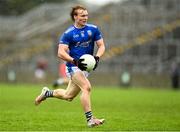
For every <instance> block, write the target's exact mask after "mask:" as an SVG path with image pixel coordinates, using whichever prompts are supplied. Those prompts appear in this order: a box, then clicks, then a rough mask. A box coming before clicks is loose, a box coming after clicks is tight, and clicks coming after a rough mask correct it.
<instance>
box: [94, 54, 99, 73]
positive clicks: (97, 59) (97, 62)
mask: <svg viewBox="0 0 180 132" xmlns="http://www.w3.org/2000/svg"><path fill="white" fill-rule="evenodd" d="M94 59H95V60H96V64H95V66H94V68H93V70H95V69H96V68H97V66H98V64H99V56H94Z"/></svg>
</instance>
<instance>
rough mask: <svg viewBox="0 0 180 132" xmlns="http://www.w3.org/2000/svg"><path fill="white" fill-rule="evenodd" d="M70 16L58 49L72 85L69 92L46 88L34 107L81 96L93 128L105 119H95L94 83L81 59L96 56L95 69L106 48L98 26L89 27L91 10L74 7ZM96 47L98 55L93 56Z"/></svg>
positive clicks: (68, 87)
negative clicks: (91, 96) (54, 100)
mask: <svg viewBox="0 0 180 132" xmlns="http://www.w3.org/2000/svg"><path fill="white" fill-rule="evenodd" d="M70 16H71V18H72V20H73V22H74V24H73V25H71V26H70V27H69V28H67V30H66V31H65V32H64V33H63V34H62V36H61V37H60V39H59V47H58V57H59V58H60V59H62V60H64V61H66V74H67V76H68V77H69V78H70V81H69V84H68V86H67V89H55V90H49V89H48V88H47V87H44V88H43V89H42V92H41V94H40V95H39V96H38V97H37V98H36V99H35V104H36V105H38V104H40V103H41V102H42V101H44V100H45V99H47V98H49V97H55V98H58V99H63V100H67V101H72V100H73V98H74V97H76V96H77V95H78V94H79V93H81V96H80V101H81V104H82V108H83V110H84V113H85V117H86V119H87V125H88V126H89V127H94V126H98V125H101V124H103V123H104V119H98V118H96V117H95V116H93V113H92V109H91V98H90V92H91V84H90V82H89V80H88V78H87V77H88V74H89V73H88V72H87V71H86V68H87V67H86V65H84V64H83V63H82V60H81V59H79V58H80V57H81V56H82V55H84V54H91V55H94V58H95V60H96V65H95V67H94V70H95V69H96V68H97V66H98V63H99V59H100V58H101V56H102V55H103V54H104V52H105V45H104V41H103V38H102V34H101V32H100V30H99V29H98V27H97V26H96V25H93V24H87V20H88V11H87V9H86V8H85V7H84V6H81V5H77V6H74V7H73V8H72V10H71V12H70ZM95 44H96V46H97V52H96V53H95V54H94V45H95Z"/></svg>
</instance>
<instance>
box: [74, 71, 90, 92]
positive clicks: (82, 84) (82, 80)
mask: <svg viewBox="0 0 180 132" xmlns="http://www.w3.org/2000/svg"><path fill="white" fill-rule="evenodd" d="M72 81H73V82H74V83H75V84H76V85H77V86H79V88H80V89H81V90H84V89H86V90H90V88H91V84H90V82H89V80H88V79H87V77H86V76H85V75H84V73H83V72H81V71H78V72H76V73H74V74H73V76H72Z"/></svg>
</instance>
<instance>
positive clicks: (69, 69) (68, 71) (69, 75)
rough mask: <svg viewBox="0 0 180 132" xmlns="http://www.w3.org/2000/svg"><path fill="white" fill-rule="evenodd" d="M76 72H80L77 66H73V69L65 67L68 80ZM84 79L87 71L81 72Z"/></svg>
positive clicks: (87, 73)
mask: <svg viewBox="0 0 180 132" xmlns="http://www.w3.org/2000/svg"><path fill="white" fill-rule="evenodd" d="M78 71H81V70H80V69H79V68H78V67H77V66H73V67H67V66H66V75H67V77H68V78H71V77H72V75H73V74H74V73H76V72H78ZM81 72H82V73H83V74H84V75H85V76H86V77H88V75H89V72H87V71H81Z"/></svg>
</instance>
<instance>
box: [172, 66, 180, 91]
mask: <svg viewBox="0 0 180 132" xmlns="http://www.w3.org/2000/svg"><path fill="white" fill-rule="evenodd" d="M171 68H172V69H171V83H172V87H173V88H174V89H178V88H179V80H180V63H173V64H172V67H171Z"/></svg>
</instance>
